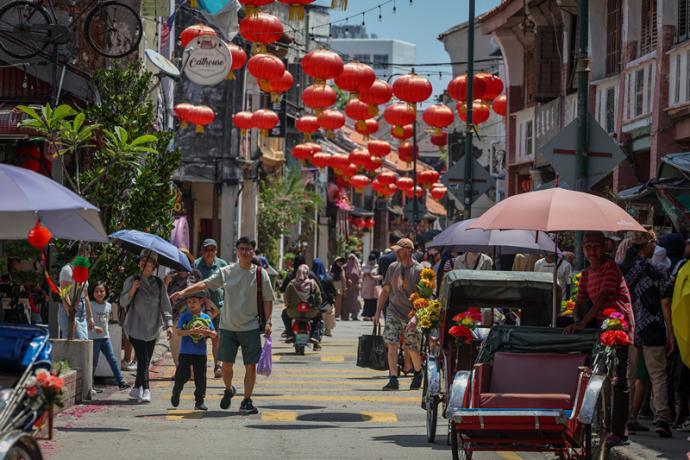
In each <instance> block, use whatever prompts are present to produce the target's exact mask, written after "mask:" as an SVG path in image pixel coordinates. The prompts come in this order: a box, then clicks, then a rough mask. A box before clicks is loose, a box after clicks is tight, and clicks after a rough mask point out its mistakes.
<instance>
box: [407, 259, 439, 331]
mask: <svg viewBox="0 0 690 460" xmlns="http://www.w3.org/2000/svg"><path fill="white" fill-rule="evenodd" d="M435 289H436V273H435V272H434V271H433V270H432V269H430V268H425V269H423V270H422V272H421V273H420V276H419V283H417V292H415V293H413V294H412V295H411V296H410V302H412V311H411V312H410V318H414V321H415V323H416V324H417V327H418V328H419V329H420V330H421V331H422V333H423V334H430V333H431V332H432V331H433V330H434V329H436V328H437V327H438V323H439V320H440V317H441V303H440V302H439V301H438V300H436V299H434V298H433V296H434V290H435Z"/></svg>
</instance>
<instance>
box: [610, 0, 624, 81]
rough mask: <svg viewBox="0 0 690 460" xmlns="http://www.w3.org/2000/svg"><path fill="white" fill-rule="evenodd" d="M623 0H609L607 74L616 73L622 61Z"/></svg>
mask: <svg viewBox="0 0 690 460" xmlns="http://www.w3.org/2000/svg"><path fill="white" fill-rule="evenodd" d="M621 3H622V0H608V1H607V7H606V74H607V75H611V74H616V73H618V72H619V69H620V61H621V24H622V22H623V21H622V11H623V9H622V8H621Z"/></svg>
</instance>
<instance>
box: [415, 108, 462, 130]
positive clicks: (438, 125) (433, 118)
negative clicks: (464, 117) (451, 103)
mask: <svg viewBox="0 0 690 460" xmlns="http://www.w3.org/2000/svg"><path fill="white" fill-rule="evenodd" d="M422 118H423V119H424V123H426V124H427V125H429V126H431V127H432V128H434V134H440V133H441V130H442V129H443V128H446V127H448V126H450V124H451V123H453V120H454V119H455V116H454V115H453V111H452V110H451V108H450V107H448V106H447V105H444V104H434V105H431V106H429V107H427V108H426V109H425V110H424V114H423V115H422Z"/></svg>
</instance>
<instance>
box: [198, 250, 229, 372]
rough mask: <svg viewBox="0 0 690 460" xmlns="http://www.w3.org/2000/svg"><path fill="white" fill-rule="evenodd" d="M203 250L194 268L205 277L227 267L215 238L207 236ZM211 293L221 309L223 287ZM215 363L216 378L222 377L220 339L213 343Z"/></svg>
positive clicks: (216, 319) (212, 299)
mask: <svg viewBox="0 0 690 460" xmlns="http://www.w3.org/2000/svg"><path fill="white" fill-rule="evenodd" d="M201 250H202V252H203V254H202V256H201V257H199V258H198V259H196V260H195V261H194V268H196V269H197V270H199V271H200V272H201V276H202V277H203V279H207V278H210V277H211V276H212V275H214V274H216V273H218V272H219V271H220V269H221V268H223V267H226V266H227V265H228V263H227V262H226V261H224V260H223V259H221V258H220V257H217V255H218V243H216V240H214V239H213V238H206V239H205V240H204V241H203V242H202V243H201ZM208 291H209V295H210V297H211V301H212V302H213V303H214V304H215V305H216V307H218V308H219V309H220V310H221V311H222V308H223V303H224V300H223V299H224V290H223V288H222V287H221V288H218V289H209V290H208ZM219 317H220V316H216V317H215V318H214V320H213V325H214V326H215V327H216V329H218V325H219V319H218V318H219ZM213 363H214V369H213V374H214V377H215V378H220V376H221V370H220V361H219V360H218V341H216V342H215V343H214V344H213Z"/></svg>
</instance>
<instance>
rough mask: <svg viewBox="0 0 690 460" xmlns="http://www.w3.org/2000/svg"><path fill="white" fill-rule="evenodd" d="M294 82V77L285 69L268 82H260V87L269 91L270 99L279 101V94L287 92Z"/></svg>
mask: <svg viewBox="0 0 690 460" xmlns="http://www.w3.org/2000/svg"><path fill="white" fill-rule="evenodd" d="M294 83H295V79H294V78H293V77H292V74H291V73H290V72H288V71H287V70H286V71H285V72H283V75H281V76H280V77H279V78H275V79H273V80H271V81H270V82H269V83H268V84H260V85H259V86H261V89H262V90H263V91H265V92H267V93H271V101H273V102H278V101H280V95H281V94H283V93H287V92H288V91H289V90H290V88H292V85H293V84H294Z"/></svg>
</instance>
